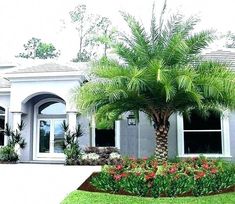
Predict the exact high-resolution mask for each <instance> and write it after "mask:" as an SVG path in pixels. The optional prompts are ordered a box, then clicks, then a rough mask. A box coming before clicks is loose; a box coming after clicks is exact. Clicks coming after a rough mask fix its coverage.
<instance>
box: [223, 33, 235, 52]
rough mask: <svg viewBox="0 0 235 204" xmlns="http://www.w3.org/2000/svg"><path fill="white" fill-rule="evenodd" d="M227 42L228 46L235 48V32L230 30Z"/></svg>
mask: <svg viewBox="0 0 235 204" xmlns="http://www.w3.org/2000/svg"><path fill="white" fill-rule="evenodd" d="M225 37H226V44H225V46H226V47H227V48H235V34H234V33H232V32H231V31H229V32H228V33H227V34H226V35H225Z"/></svg>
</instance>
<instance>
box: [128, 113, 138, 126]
mask: <svg viewBox="0 0 235 204" xmlns="http://www.w3.org/2000/svg"><path fill="white" fill-rule="evenodd" d="M127 124H128V125H129V126H130V125H136V119H135V116H134V115H133V114H132V113H130V114H129V115H128V116H127Z"/></svg>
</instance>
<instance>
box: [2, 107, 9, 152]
mask: <svg viewBox="0 0 235 204" xmlns="http://www.w3.org/2000/svg"><path fill="white" fill-rule="evenodd" d="M0 107H2V108H4V109H5V114H0V115H2V116H4V123H5V124H4V125H5V127H6V124H7V123H8V108H7V107H5V106H2V105H0ZM7 140H8V138H7V136H6V135H5V136H4V145H3V146H6V145H7ZM3 146H2V145H0V147H3Z"/></svg>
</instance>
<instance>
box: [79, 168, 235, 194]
mask: <svg viewBox="0 0 235 204" xmlns="http://www.w3.org/2000/svg"><path fill="white" fill-rule="evenodd" d="M98 174H99V172H94V173H92V174H91V175H90V176H89V177H88V178H87V179H86V180H85V181H84V182H83V183H82V184H81V185H80V186H79V188H78V189H77V190H81V191H89V192H98V193H110V194H116V195H130V196H134V195H132V194H130V193H128V192H125V191H119V192H117V193H114V192H108V191H102V190H99V189H97V188H95V187H94V186H93V185H92V184H91V183H90V182H91V179H92V177H94V176H96V175H98ZM230 192H235V186H232V187H230V188H227V189H224V190H221V191H219V192H216V193H210V194H208V195H217V194H223V193H230ZM186 196H193V195H192V194H191V193H186V194H183V195H179V196H177V197H186ZM160 197H167V196H166V195H161V196H160Z"/></svg>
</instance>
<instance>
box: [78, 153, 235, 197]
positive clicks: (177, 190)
mask: <svg viewBox="0 0 235 204" xmlns="http://www.w3.org/2000/svg"><path fill="white" fill-rule="evenodd" d="M78 190H84V191H90V192H106V193H114V194H121V195H134V196H142V197H154V198H157V197H179V196H202V195H213V194H218V193H225V192H234V191H235V166H234V164H232V163H229V162H225V161H222V160H208V159H206V158H204V157H200V158H193V159H187V160H183V161H180V162H173V163H172V162H171V163H164V164H161V165H158V164H157V162H156V160H155V159H154V158H148V159H138V160H137V159H123V161H122V162H121V163H119V164H118V165H106V166H104V167H103V168H102V171H101V172H100V173H94V174H93V175H91V177H89V178H88V179H87V181H85V182H84V183H83V184H82V185H81V186H80V187H79V189H78Z"/></svg>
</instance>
